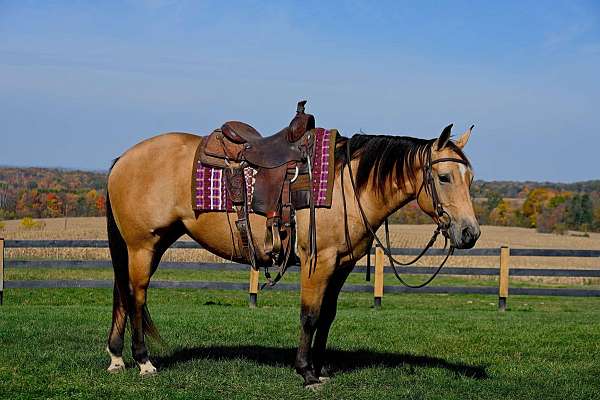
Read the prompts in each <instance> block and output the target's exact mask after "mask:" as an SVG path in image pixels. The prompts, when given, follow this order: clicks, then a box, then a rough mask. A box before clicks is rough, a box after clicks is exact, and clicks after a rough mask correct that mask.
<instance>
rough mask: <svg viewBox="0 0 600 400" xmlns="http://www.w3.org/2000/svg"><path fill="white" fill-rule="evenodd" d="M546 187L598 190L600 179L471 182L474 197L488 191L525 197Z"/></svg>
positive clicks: (502, 195)
mask: <svg viewBox="0 0 600 400" xmlns="http://www.w3.org/2000/svg"><path fill="white" fill-rule="evenodd" d="M537 188H547V189H552V190H555V191H558V192H575V193H587V194H591V193H593V192H600V180H592V181H582V182H574V183H556V182H533V181H525V182H516V181H490V182H486V181H480V180H477V181H475V182H473V186H472V187H471V194H472V195H473V196H474V197H487V196H488V195H489V193H490V192H494V193H497V194H498V195H500V196H501V197H525V196H526V195H527V192H528V191H529V190H532V189H537Z"/></svg>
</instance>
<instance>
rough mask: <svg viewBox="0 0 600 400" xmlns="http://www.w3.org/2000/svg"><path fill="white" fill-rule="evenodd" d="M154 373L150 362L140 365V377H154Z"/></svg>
mask: <svg viewBox="0 0 600 400" xmlns="http://www.w3.org/2000/svg"><path fill="white" fill-rule="evenodd" d="M156 372H158V371H157V370H156V367H155V366H154V365H152V363H151V362H150V361H146V362H145V363H143V364H140V376H144V377H145V376H152V375H155V374H156Z"/></svg>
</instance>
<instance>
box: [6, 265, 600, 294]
mask: <svg viewBox="0 0 600 400" xmlns="http://www.w3.org/2000/svg"><path fill="white" fill-rule="evenodd" d="M56 265H57V267H55V268H7V269H6V280H47V279H52V280H57V279H58V280H61V279H62V280H65V279H77V280H86V279H87V280H90V279H104V280H112V279H113V271H112V269H110V268H60V261H57V262H56ZM403 277H404V278H406V279H407V280H408V281H409V282H411V283H412V284H416V283H420V282H423V281H424V280H425V279H426V278H427V277H428V276H427V275H406V276H404V275H403ZM152 279H153V280H177V281H213V282H241V283H246V282H248V279H249V272H247V271H212V270H191V269H189V270H186V269H161V268H160V267H159V269H158V270H157V272H156V273H155V275H154V276H153V278H152ZM260 279H261V280H262V279H263V278H262V273H261V278H260ZM372 279H373V277H371V280H372ZM598 281H599V280H598V279H594V278H562V281H561V282H557V279H555V278H552V279H551V280H549V281H545V280H544V278H540V279H538V280H537V281H536V280H535V278H527V279H526V280H517V279H515V278H512V279H511V283H510V286H511V287H535V288H538V287H539V288H544V287H548V288H582V287H585V288H586V289H592V288H597V287H599V282H598ZM282 282H285V283H298V282H299V274H298V273H297V272H294V271H293V270H290V271H288V272H287V273H286V274H285V277H284V279H283V280H282ZM346 282H347V284H352V285H355V284H359V285H363V284H372V281H371V282H366V280H365V275H364V274H363V273H352V274H350V276H349V277H348V280H347V281H346ZM384 284H385V286H386V287H387V286H390V285H399V283H398V281H397V280H396V277H395V276H394V275H393V274H386V275H384ZM431 286H498V277H497V276H485V275H482V276H466V277H461V276H447V275H439V276H438V277H436V279H435V280H434V281H433V282H432V284H431Z"/></svg>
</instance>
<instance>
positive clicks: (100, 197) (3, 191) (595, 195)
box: [0, 167, 600, 233]
mask: <svg viewBox="0 0 600 400" xmlns="http://www.w3.org/2000/svg"><path fill="white" fill-rule="evenodd" d="M471 194H472V196H473V199H474V200H473V205H474V208H475V213H476V214H477V217H478V219H479V221H480V223H481V224H490V225H503V226H520V227H526V228H536V229H537V230H538V231H540V232H555V233H563V232H565V231H567V230H578V231H584V232H587V231H600V180H595V181H584V182H575V183H552V182H513V181H496V182H495V181H492V182H485V181H475V182H474V183H473V185H472V187H471ZM105 205H106V172H101V171H97V172H96V171H77V170H66V169H58V168H18V167H0V220H2V219H20V218H25V217H31V218H53V217H62V216H65V215H66V216H71V217H90V216H104V214H105V209H104V208H105ZM391 220H392V222H395V223H408V224H423V223H431V219H430V218H429V217H428V216H427V215H425V214H424V213H423V212H421V211H420V209H419V207H418V205H417V204H416V203H414V202H413V203H410V204H408V205H406V206H405V207H403V208H402V209H401V210H400V211H398V212H396V213H395V214H394V215H393V216H392V218H391Z"/></svg>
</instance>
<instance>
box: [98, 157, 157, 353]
mask: <svg viewBox="0 0 600 400" xmlns="http://www.w3.org/2000/svg"><path fill="white" fill-rule="evenodd" d="M117 161H119V159H118V158H117V159H115V160H114V161H113V163H112V165H111V167H110V170H109V173H108V174H109V175H110V171H111V170H112V169H113V167H114V166H115V164H116V163H117ZM106 230H107V233H108V247H109V249H110V257H111V259H112V264H113V270H114V273H115V286H116V290H115V292H114V293H115V295H116V296H119V298H120V300H121V302H122V303H123V305H124V307H125V310H126V311H127V315H129V316H130V315H131V312H132V311H133V310H132V308H131V306H132V305H133V298H132V295H131V290H130V289H129V262H128V257H129V255H128V252H127V244H126V243H125V239H123V236H122V235H121V231H119V227H118V226H117V223H116V221H115V217H114V215H113V211H112V207H111V205H110V194H109V193H108V187H107V188H106ZM142 321H143V327H144V333H145V334H147V335H148V336H150V337H152V338H153V339H156V340H158V341H161V338H160V335H159V333H158V329H156V326H155V325H154V323H153V322H152V318H150V312H149V311H148V307H147V306H146V305H144V310H143V314H142Z"/></svg>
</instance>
